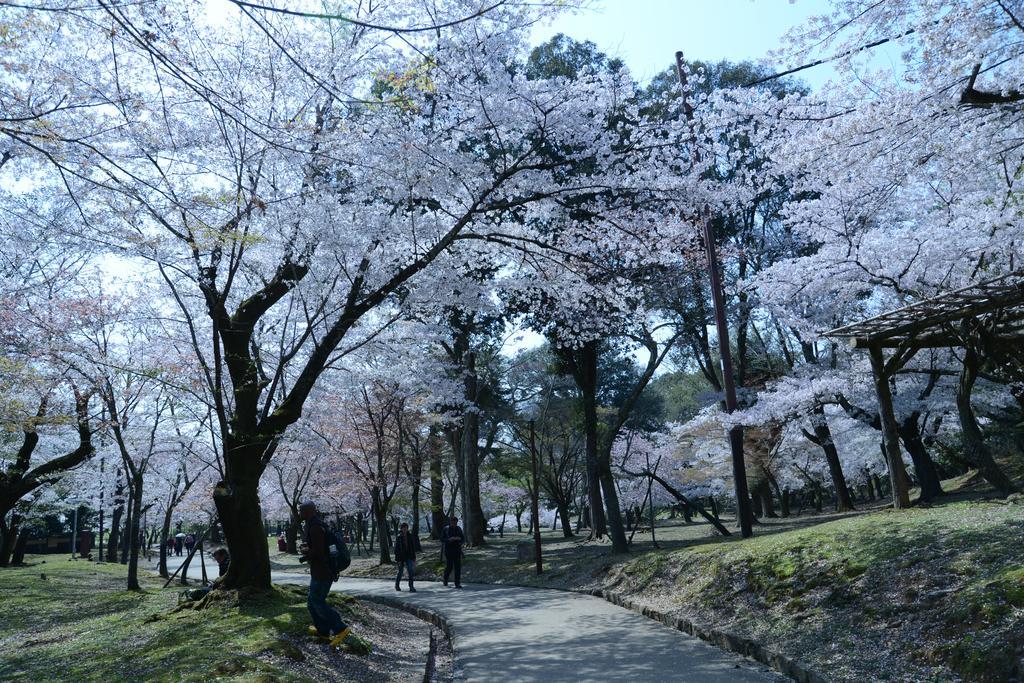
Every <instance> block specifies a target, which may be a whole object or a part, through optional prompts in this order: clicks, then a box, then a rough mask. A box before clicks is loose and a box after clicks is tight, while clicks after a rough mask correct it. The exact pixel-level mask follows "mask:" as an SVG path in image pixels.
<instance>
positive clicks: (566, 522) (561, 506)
mask: <svg viewBox="0 0 1024 683" xmlns="http://www.w3.org/2000/svg"><path fill="white" fill-rule="evenodd" d="M558 518H559V519H560V520H561V521H562V536H563V537H564V538H572V537H573V533H572V519H570V517H569V504H568V503H567V502H566V501H565V500H560V501H558Z"/></svg>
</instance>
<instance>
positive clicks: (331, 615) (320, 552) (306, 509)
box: [299, 502, 352, 647]
mask: <svg viewBox="0 0 1024 683" xmlns="http://www.w3.org/2000/svg"><path fill="white" fill-rule="evenodd" d="M299 517H301V518H302V521H303V522H305V524H304V527H305V534H304V540H303V543H302V546H301V547H300V548H299V551H300V552H301V553H302V554H303V555H304V556H305V557H306V561H308V562H309V593H308V597H307V599H306V606H307V607H308V608H309V615H310V616H311V617H312V618H313V625H312V626H310V627H309V632H310V633H312V634H313V635H315V636H320V637H322V638H329V639H330V640H331V645H332V646H333V647H339V646H340V645H341V643H342V641H344V640H345V638H346V637H347V636H348V634H349V633H350V632H351V630H352V629H351V628H350V627H349V626H348V624H346V623H345V622H344V621H342V619H341V615H340V614H338V612H337V611H335V609H334V608H333V607H331V606H330V605H328V604H327V594H328V593H330V592H331V584H332V583H334V572H333V570H332V569H331V565H330V561H329V556H328V554H329V552H330V551H329V550H328V548H327V528H326V527H325V526H324V523H323V520H321V519H320V515H319V514H318V513H317V509H316V505H315V504H314V503H310V502H306V503H303V504H302V505H300V506H299Z"/></svg>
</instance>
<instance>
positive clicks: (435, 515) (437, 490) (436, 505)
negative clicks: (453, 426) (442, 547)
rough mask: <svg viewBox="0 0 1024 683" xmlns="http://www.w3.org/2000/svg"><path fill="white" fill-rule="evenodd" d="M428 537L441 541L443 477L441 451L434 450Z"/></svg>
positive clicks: (431, 470)
mask: <svg viewBox="0 0 1024 683" xmlns="http://www.w3.org/2000/svg"><path fill="white" fill-rule="evenodd" d="M430 519H431V524H430V537H431V538H432V539H434V540H435V541H439V540H441V530H442V529H444V524H445V519H444V476H443V475H442V472H441V449H440V448H435V449H433V450H432V451H431V453H430Z"/></svg>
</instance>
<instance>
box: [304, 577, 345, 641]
mask: <svg viewBox="0 0 1024 683" xmlns="http://www.w3.org/2000/svg"><path fill="white" fill-rule="evenodd" d="M330 592H331V582H330V581H317V580H316V579H310V580H309V596H308V597H307V598H306V606H307V607H309V615H310V616H311V617H313V625H314V626H316V630H317V631H319V632H320V635H322V636H328V635H332V634H338V633H341V632H342V631H344V630H345V627H346V626H347V624H345V622H344V621H342V620H341V615H340V614H338V613H337V612H336V611H335V610H334V608H333V607H331V606H330V605H328V604H327V594H328V593H330Z"/></svg>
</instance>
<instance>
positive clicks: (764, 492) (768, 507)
mask: <svg viewBox="0 0 1024 683" xmlns="http://www.w3.org/2000/svg"><path fill="white" fill-rule="evenodd" d="M758 496H759V497H760V498H761V507H762V509H763V510H764V516H765V517H773V518H775V517H778V515H777V514H776V513H775V502H774V501H773V500H772V490H771V487H770V486H768V481H767V480H765V481H762V482H761V485H760V486H758Z"/></svg>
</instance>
